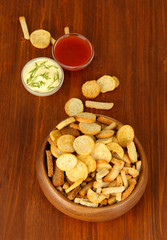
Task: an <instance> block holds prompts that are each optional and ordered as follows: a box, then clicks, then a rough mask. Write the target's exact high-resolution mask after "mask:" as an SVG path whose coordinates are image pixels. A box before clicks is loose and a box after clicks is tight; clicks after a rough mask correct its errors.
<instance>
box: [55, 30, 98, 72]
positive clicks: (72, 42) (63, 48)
mask: <svg viewBox="0 0 167 240" xmlns="http://www.w3.org/2000/svg"><path fill="white" fill-rule="evenodd" d="M52 55H53V58H54V60H55V61H56V62H58V63H59V64H60V65H61V66H62V67H63V68H64V69H66V70H69V71H77V70H81V69H83V68H85V67H87V66H88V65H89V64H90V63H91V61H92V59H93V57H94V48H93V45H92V44H91V42H90V41H89V40H88V39H87V38H86V37H84V36H83V35H81V34H78V33H69V34H65V35H63V36H62V37H60V38H58V39H57V40H56V42H55V43H54V45H53V47H52Z"/></svg>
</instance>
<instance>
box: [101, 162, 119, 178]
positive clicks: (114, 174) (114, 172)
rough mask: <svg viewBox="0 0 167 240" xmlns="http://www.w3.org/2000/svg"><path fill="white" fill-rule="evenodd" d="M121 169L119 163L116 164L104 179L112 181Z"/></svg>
mask: <svg viewBox="0 0 167 240" xmlns="http://www.w3.org/2000/svg"><path fill="white" fill-rule="evenodd" d="M119 171H120V167H119V166H118V165H114V166H113V168H112V169H111V170H110V172H109V174H108V175H107V176H106V177H105V178H104V179H103V180H104V181H105V182H112V181H113V180H114V179H115V178H116V177H117V176H118V174H119Z"/></svg>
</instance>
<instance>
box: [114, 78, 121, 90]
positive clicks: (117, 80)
mask: <svg viewBox="0 0 167 240" xmlns="http://www.w3.org/2000/svg"><path fill="white" fill-rule="evenodd" d="M112 78H113V79H114V80H115V87H116V88H117V87H118V86H119V84H120V82H119V79H118V78H117V77H115V76H113V77H112Z"/></svg>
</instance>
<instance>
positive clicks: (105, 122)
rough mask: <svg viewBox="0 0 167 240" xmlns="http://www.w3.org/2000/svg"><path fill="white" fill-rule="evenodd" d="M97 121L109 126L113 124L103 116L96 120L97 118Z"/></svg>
mask: <svg viewBox="0 0 167 240" xmlns="http://www.w3.org/2000/svg"><path fill="white" fill-rule="evenodd" d="M97 121H98V122H101V123H104V124H106V125H110V124H111V123H113V122H114V121H113V120H111V119H109V118H107V117H103V116H100V117H98V118H97Z"/></svg>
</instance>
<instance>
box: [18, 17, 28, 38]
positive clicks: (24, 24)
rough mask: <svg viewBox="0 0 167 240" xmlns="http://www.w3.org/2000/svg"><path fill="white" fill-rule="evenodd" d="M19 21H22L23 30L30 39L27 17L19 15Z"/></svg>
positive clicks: (25, 36)
mask: <svg viewBox="0 0 167 240" xmlns="http://www.w3.org/2000/svg"><path fill="white" fill-rule="evenodd" d="M19 21H20V25H21V28H22V31H23V35H24V38H25V39H27V40H29V39H30V35H29V31H28V27H27V23H26V19H25V17H24V16H21V17H19Z"/></svg>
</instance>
